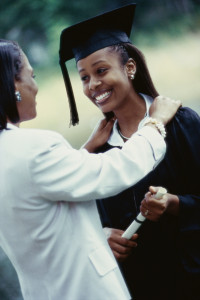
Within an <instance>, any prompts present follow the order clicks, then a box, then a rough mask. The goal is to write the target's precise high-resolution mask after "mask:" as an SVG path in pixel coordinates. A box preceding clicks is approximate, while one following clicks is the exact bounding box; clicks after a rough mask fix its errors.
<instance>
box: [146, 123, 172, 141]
mask: <svg viewBox="0 0 200 300" xmlns="http://www.w3.org/2000/svg"><path fill="white" fill-rule="evenodd" d="M145 125H149V126H151V127H153V128H155V129H157V131H158V132H159V133H160V134H161V135H162V137H163V138H165V137H166V135H167V134H166V130H165V126H164V125H163V123H162V122H161V121H159V120H157V119H154V118H147V119H146V120H145V122H144V126H145Z"/></svg>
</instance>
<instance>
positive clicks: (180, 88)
mask: <svg viewBox="0 0 200 300" xmlns="http://www.w3.org/2000/svg"><path fill="white" fill-rule="evenodd" d="M137 46H138V45H137ZM139 48H140V49H141V50H142V52H143V53H144V54H145V57H146V60H147V64H148V66H149V69H150V72H151V75H152V78H153V81H154V83H155V86H156V88H157V90H158V91H159V93H160V94H162V95H166V96H169V97H171V98H174V99H181V100H182V102H183V105H185V106H190V107H191V108H193V109H194V110H196V111H197V112H198V113H200V104H199V99H200V87H199V78H200V55H199V53H200V32H199V33H193V34H192V33H190V34H187V35H184V36H181V37H177V38H176V39H172V40H169V38H166V37H164V36H163V38H162V43H160V44H159V45H157V46H156V47H152V46H142V47H139ZM40 74H41V75H40ZM37 81H38V84H39V89H40V91H39V93H38V96H37V111H38V116H37V118H36V119H35V120H32V121H29V122H25V123H24V124H22V127H24V128H30V127H34V128H43V129H51V130H55V131H58V132H60V133H61V134H62V135H64V136H65V137H66V138H67V139H68V141H69V142H70V143H71V144H72V145H73V146H74V147H75V148H79V147H80V146H81V145H82V144H83V143H84V141H85V140H86V139H87V137H88V136H89V134H90V133H91V131H92V129H93V128H94V126H95V124H96V122H97V120H99V119H100V118H101V117H102V114H101V113H100V111H99V110H98V109H97V108H96V107H95V106H94V105H93V104H92V103H90V102H89V100H88V99H87V98H86V97H85V96H84V95H83V93H82V84H81V82H80V79H79V77H78V76H77V74H76V72H72V73H71V82H72V86H73V90H74V93H75V98H76V100H77V107H78V111H79V118H80V122H79V125H78V126H75V127H70V128H69V120H70V117H69V109H68V100H67V95H66V91H65V87H64V82H63V78H62V74H61V71H60V69H59V66H58V67H57V68H56V69H55V70H53V69H52V70H48V71H45V70H44V71H42V72H41V73H40V72H39V73H38V74H37Z"/></svg>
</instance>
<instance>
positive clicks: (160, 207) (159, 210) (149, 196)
mask: <svg viewBox="0 0 200 300" xmlns="http://www.w3.org/2000/svg"><path fill="white" fill-rule="evenodd" d="M166 193H167V190H166V189H165V188H162V187H152V186H150V188H149V192H148V193H146V195H145V199H144V200H143V201H142V202H141V207H140V211H141V212H140V213H139V215H138V216H137V217H136V219H135V220H134V221H133V222H132V223H131V224H130V226H129V227H128V228H127V229H126V231H125V232H124V233H123V234H122V237H124V238H126V239H130V238H131V237H132V236H133V234H134V233H136V231H137V230H138V229H139V227H140V226H141V225H142V223H143V222H144V221H145V220H146V218H148V219H149V220H152V221H157V220H158V218H159V217H160V215H161V214H163V212H164V210H165V209H166V206H165V203H166V201H165V200H164V199H163V196H164V195H165V194H166ZM158 200H159V201H158ZM151 209H152V210H153V213H152V212H151ZM154 211H155V212H154Z"/></svg>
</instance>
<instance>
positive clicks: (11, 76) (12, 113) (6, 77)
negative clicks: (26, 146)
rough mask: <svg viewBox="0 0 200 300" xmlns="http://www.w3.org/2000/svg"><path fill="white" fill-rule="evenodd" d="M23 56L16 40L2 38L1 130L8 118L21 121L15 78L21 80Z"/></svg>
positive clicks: (0, 41)
mask: <svg viewBox="0 0 200 300" xmlns="http://www.w3.org/2000/svg"><path fill="white" fill-rule="evenodd" d="M21 58H22V55H21V49H20V47H19V45H18V44H17V43H16V42H13V41H8V40H2V39H0V130H2V129H6V124H7V119H9V120H10V121H11V122H12V123H17V122H18V121H19V114H18V110H17V105H16V96H15V80H20V73H21V70H22V59H21Z"/></svg>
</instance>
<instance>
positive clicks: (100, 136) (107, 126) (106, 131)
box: [84, 118, 115, 153]
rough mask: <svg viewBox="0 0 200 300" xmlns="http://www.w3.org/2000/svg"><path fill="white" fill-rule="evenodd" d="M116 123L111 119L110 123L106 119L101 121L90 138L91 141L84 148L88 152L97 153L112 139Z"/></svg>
mask: <svg viewBox="0 0 200 300" xmlns="http://www.w3.org/2000/svg"><path fill="white" fill-rule="evenodd" d="M114 121H115V119H114V118H113V119H110V120H109V121H107V120H106V119H103V120H101V121H100V123H99V126H98V128H97V129H96V130H95V132H94V133H93V134H92V135H91V136H90V138H89V140H88V141H87V142H86V144H85V145H84V148H85V149H86V150H87V151H88V152H91V153H92V152H95V150H96V149H97V148H99V147H100V146H102V145H104V144H105V143H106V142H107V140H108V139H109V137H110V134H111V130H112V128H113V124H114Z"/></svg>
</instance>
